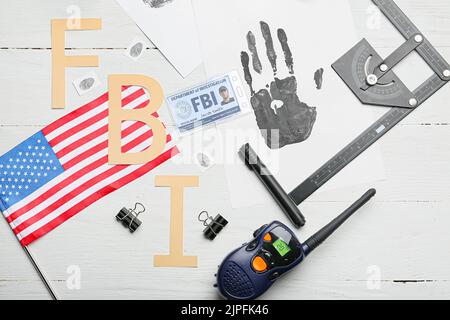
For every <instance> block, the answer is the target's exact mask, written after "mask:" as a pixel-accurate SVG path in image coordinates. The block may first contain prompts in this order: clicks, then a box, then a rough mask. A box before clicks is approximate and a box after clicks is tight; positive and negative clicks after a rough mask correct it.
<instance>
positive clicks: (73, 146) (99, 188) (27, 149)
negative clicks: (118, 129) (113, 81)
mask: <svg viewBox="0 0 450 320" xmlns="http://www.w3.org/2000/svg"><path fill="white" fill-rule="evenodd" d="M148 102H149V98H148V96H147V94H146V92H145V91H144V90H143V89H142V88H141V87H134V86H133V87H124V88H123V90H122V106H123V108H125V109H137V108H143V107H145V106H146V105H147V104H148ZM154 116H155V117H158V115H157V114H154ZM166 138H167V139H166V141H167V144H166V147H165V149H164V151H163V153H162V154H161V155H160V156H159V157H158V158H156V159H154V160H153V161H150V162H148V163H146V164H143V165H109V164H108V94H107V93H105V94H103V95H102V96H100V97H99V98H97V99H95V100H93V101H92V102H90V103H88V104H86V105H84V106H82V107H80V108H78V109H76V110H74V111H73V112H71V113H69V114H67V115H66V116H64V117H62V118H60V119H58V120H57V121H55V122H53V123H52V124H50V125H49V126H47V127H45V128H44V129H42V130H41V131H39V132H38V133H36V134H35V135H33V136H31V137H30V138H28V139H27V140H25V141H24V142H22V143H21V144H19V145H18V146H16V147H15V148H14V149H12V150H10V151H9V152H7V153H6V154H4V155H3V156H1V157H0V210H1V211H2V212H3V215H4V216H5V217H6V220H7V221H8V223H9V225H10V226H11V228H12V229H13V231H14V233H15V234H16V236H17V238H18V239H19V241H20V242H21V244H22V245H23V246H27V245H29V244H30V243H31V242H33V241H35V240H36V239H38V238H40V237H42V236H43V235H45V234H46V233H48V232H50V231H51V230H53V229H54V228H56V227H57V226H59V225H60V224H62V223H63V222H65V221H67V220H68V219H70V218H71V217H72V216H74V215H75V214H77V213H79V212H80V211H81V210H83V209H84V208H86V207H87V206H89V205H91V204H92V203H94V202H95V201H97V200H99V199H100V198H102V197H104V196H106V195H107V194H109V193H111V192H113V191H115V190H117V189H119V188H121V187H123V186H124V185H126V184H128V183H130V182H132V181H133V180H135V179H137V178H139V177H140V176H142V175H144V174H146V173H148V172H149V171H151V170H152V169H154V168H156V167H157V166H159V165H160V164H162V163H164V162H165V161H167V160H169V159H170V158H171V157H173V156H174V155H176V154H177V153H178V152H179V151H178V149H177V147H176V146H175V145H174V142H173V141H172V139H171V136H170V135H169V134H167V137H166ZM151 143H152V131H151V129H150V128H149V127H148V126H146V125H145V124H144V123H141V122H133V121H126V122H123V123H122V152H139V151H143V150H145V149H147V148H148V147H149V146H150V145H151Z"/></svg>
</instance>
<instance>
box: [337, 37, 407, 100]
mask: <svg viewBox="0 0 450 320" xmlns="http://www.w3.org/2000/svg"><path fill="white" fill-rule="evenodd" d="M382 62H383V59H382V58H381V57H380V55H379V54H378V53H377V52H376V51H375V49H374V48H373V47H372V46H371V45H370V44H369V42H368V41H367V40H366V39H363V40H361V41H360V42H359V43H358V44H357V45H356V46H354V47H353V48H352V49H350V51H348V52H347V53H346V54H345V55H343V56H342V57H341V58H340V59H339V60H338V61H336V62H335V63H334V64H333V65H332V67H333V69H334V71H336V73H337V74H338V75H339V76H340V77H341V79H342V80H343V81H344V82H345V83H346V84H347V86H348V87H349V88H350V89H351V90H352V91H353V93H354V94H355V95H356V96H357V97H358V98H359V99H360V100H361V102H362V103H364V104H371V105H378V106H389V107H405V108H411V107H412V106H411V104H410V100H411V99H412V98H413V94H412V92H411V91H410V90H409V89H408V88H407V87H406V86H405V85H404V84H403V82H402V81H401V80H400V79H399V78H398V77H397V76H396V75H395V73H394V72H393V71H392V70H391V71H389V72H387V73H386V74H385V75H384V76H383V77H382V78H381V79H378V78H376V77H372V76H373V74H374V70H375V68H378V67H379V66H380V64H381V63H382ZM364 87H366V89H364Z"/></svg>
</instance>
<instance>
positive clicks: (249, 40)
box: [247, 31, 262, 73]
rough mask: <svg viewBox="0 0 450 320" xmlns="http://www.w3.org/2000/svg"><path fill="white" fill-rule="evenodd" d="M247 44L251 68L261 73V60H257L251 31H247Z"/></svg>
mask: <svg viewBox="0 0 450 320" xmlns="http://www.w3.org/2000/svg"><path fill="white" fill-rule="evenodd" d="M247 44H248V50H249V51H250V52H251V54H252V61H253V70H255V71H256V72H257V73H261V71H262V65H261V60H259V56H258V50H257V49H256V39H255V35H254V34H253V32H251V31H249V32H248V33H247Z"/></svg>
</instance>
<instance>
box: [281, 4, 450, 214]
mask: <svg viewBox="0 0 450 320" xmlns="http://www.w3.org/2000/svg"><path fill="white" fill-rule="evenodd" d="M372 1H373V2H374V3H375V4H376V5H377V6H378V7H379V8H380V10H381V11H382V12H383V13H384V14H385V15H386V17H387V18H388V19H389V20H390V21H391V22H392V23H393V24H394V26H395V27H396V28H397V29H398V30H399V32H400V33H401V34H402V35H403V36H404V37H405V38H406V39H410V38H411V37H414V36H415V35H417V34H420V35H421V33H420V31H419V30H418V29H417V27H416V26H415V25H414V24H413V23H412V22H411V21H410V20H409V18H408V17H407V16H406V15H405V14H404V13H403V12H402V11H401V10H400V8H399V7H398V6H397V5H396V4H395V2H394V1H392V0H372ZM422 37H423V35H422ZM422 40H423V41H422V43H421V44H420V45H419V46H418V47H417V48H416V49H415V50H416V52H418V53H419V55H420V56H421V57H422V58H423V59H424V60H425V61H426V62H427V64H428V65H429V66H430V67H431V68H432V69H433V71H434V72H435V74H434V75H433V76H431V77H430V78H429V79H428V80H426V81H425V82H424V83H423V84H422V85H421V86H419V88H417V89H416V90H414V91H413V92H412V94H413V96H414V97H415V99H416V100H417V101H416V105H415V106H414V108H405V107H398V108H397V107H393V108H391V109H390V110H389V111H388V112H387V113H386V114H385V115H383V116H382V117H381V118H380V119H378V120H377V121H376V122H375V123H374V124H372V125H371V126H370V127H369V128H368V129H367V130H365V131H364V132H363V133H362V134H360V135H359V136H358V137H357V138H356V139H354V140H353V141H352V142H350V143H349V144H348V145H347V146H346V147H344V149H342V150H341V151H340V152H339V153H338V154H336V155H335V156H334V157H333V158H331V159H330V160H329V161H328V162H326V163H325V164H324V165H323V166H322V167H320V168H319V169H318V170H317V171H316V172H314V173H313V174H312V175H311V176H310V177H309V178H308V179H306V180H305V181H304V182H303V183H302V184H300V185H299V186H298V187H297V188H295V189H294V190H293V191H292V192H290V193H289V197H290V198H291V199H292V200H293V201H294V203H295V204H297V205H299V204H300V203H302V202H303V201H304V200H305V199H307V198H308V197H309V196H310V195H312V194H313V193H314V192H315V191H316V190H318V189H319V188H320V187H321V186H322V185H324V184H325V183H326V182H327V181H328V180H330V179H331V178H332V177H333V176H335V175H336V174H337V173H338V172H339V171H341V170H342V169H343V168H344V167H345V166H347V165H348V164H349V163H350V162H351V161H353V160H354V159H355V158H357V157H358V156H359V155H360V154H361V153H363V152H364V151H365V150H367V149H368V148H369V147H370V146H371V145H372V144H374V143H375V142H376V141H378V139H380V138H381V137H382V136H383V135H385V134H386V133H387V132H388V131H389V130H391V129H392V128H393V127H395V126H396V125H397V124H398V123H399V122H400V121H401V120H403V119H404V118H405V117H406V116H408V115H409V114H410V113H411V112H412V111H414V110H415V108H416V107H418V106H419V105H421V104H422V103H424V102H425V101H426V100H427V99H428V98H429V97H431V96H432V95H433V94H434V93H435V92H436V91H438V90H439V89H440V88H442V87H443V86H444V85H445V84H446V83H448V81H449V80H450V71H449V69H450V67H449V64H448V63H447V62H446V61H445V59H444V58H443V57H442V56H441V55H440V54H439V52H437V50H436V49H435V48H434V47H433V46H432V45H431V44H430V42H429V41H428V40H427V39H426V38H425V37H423V39H422ZM394 76H395V75H393V77H394ZM341 77H342V76H341ZM342 78H343V77H342ZM343 80H344V81H346V79H344V78H343ZM397 80H398V79H397ZM346 82H347V81H346ZM347 84H348V83H347ZM352 90H354V89H352ZM380 101H382V99H380ZM363 103H364V102H363Z"/></svg>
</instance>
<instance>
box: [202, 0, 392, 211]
mask: <svg viewBox="0 0 450 320" xmlns="http://www.w3.org/2000/svg"><path fill="white" fill-rule="evenodd" d="M193 4H194V10H195V15H196V17H197V23H198V29H199V33H200V43H201V48H202V52H203V60H204V64H205V68H206V72H207V76H208V77H212V76H214V75H216V74H220V73H224V72H227V71H230V70H236V69H237V70H239V71H240V74H241V76H242V78H243V79H244V72H243V67H242V64H241V58H240V55H241V52H242V51H246V52H247V53H248V54H249V57H250V72H251V75H252V78H253V88H254V91H255V92H258V91H259V90H261V89H265V88H266V85H267V84H270V83H271V82H273V81H274V73H273V71H272V65H271V63H270V62H269V58H268V54H267V52H266V43H265V40H266V39H265V38H264V37H263V35H262V31H261V30H262V28H261V24H260V22H261V21H264V22H266V23H267V24H268V26H269V27H270V29H271V34H272V38H273V45H274V49H275V52H276V54H277V75H276V77H277V78H279V79H284V78H288V77H291V76H295V78H296V80H297V84H298V86H297V88H298V92H297V94H298V96H299V99H300V101H302V102H304V103H306V104H307V105H308V106H310V107H315V108H316V113H317V115H316V121H315V122H314V125H313V127H312V132H311V134H310V136H309V137H308V138H307V139H306V140H305V141H303V142H300V143H292V144H288V145H286V146H284V147H283V148H281V149H279V150H271V149H270V148H268V147H267V145H266V143H265V141H264V139H263V137H262V135H261V134H260V133H259V130H258V125H257V122H256V116H255V114H253V113H252V114H251V115H249V116H248V117H246V118H241V119H239V120H236V121H233V122H230V123H227V124H224V125H221V126H219V127H218V130H219V134H220V135H221V136H222V137H229V136H234V139H235V141H234V142H232V143H230V141H226V140H227V138H223V139H222V140H223V141H225V143H224V144H223V146H222V147H223V152H224V153H225V154H226V157H225V158H227V161H226V165H225V168H226V175H227V180H228V184H229V189H230V195H231V202H232V205H233V207H243V206H249V205H254V204H261V203H265V202H267V201H273V200H272V199H271V198H270V197H265V196H264V191H263V190H262V189H263V187H262V186H261V185H260V183H259V181H258V180H257V179H256V177H255V176H254V174H253V173H252V172H250V171H249V170H248V169H247V168H246V166H244V165H243V164H242V162H241V160H239V159H237V154H236V153H237V150H238V147H239V146H241V145H242V144H244V143H245V142H247V141H249V140H251V141H252V143H251V144H252V147H253V148H254V149H255V150H256V152H257V153H258V154H259V155H260V157H261V158H262V159H263V160H264V161H265V162H266V164H267V165H268V167H269V169H270V170H271V171H272V172H273V173H274V175H275V176H276V178H277V179H278V181H279V182H280V183H281V185H282V186H283V187H284V188H285V189H286V190H287V191H290V190H292V189H293V188H294V187H296V186H297V185H299V184H300V183H301V182H302V181H303V180H305V179H306V178H307V177H309V176H310V175H311V174H312V173H313V172H314V171H315V170H317V169H318V168H319V167H320V166H321V165H323V164H324V163H325V162H326V161H328V160H329V159H330V158H331V157H332V156H334V155H335V154H336V153H337V152H338V151H339V150H341V149H342V148H343V147H344V146H345V145H347V144H348V143H349V142H350V141H352V140H353V139H354V138H355V137H356V136H357V135H359V134H360V133H361V132H362V131H363V130H365V129H366V128H367V127H368V126H369V125H371V124H372V123H373V122H374V121H375V120H376V118H375V117H374V116H373V114H372V112H373V109H372V107H370V106H363V105H362V104H361V103H360V102H359V101H358V99H357V98H356V97H355V96H354V95H353V93H352V92H351V91H350V90H349V89H348V88H347V87H346V85H345V84H344V82H343V81H342V80H341V79H340V78H339V76H338V75H337V74H336V73H335V72H334V71H333V70H332V68H331V64H332V63H334V62H335V61H336V60H337V59H338V58H339V57H341V56H342V55H343V54H344V53H345V52H346V51H348V50H349V49H350V48H351V47H353V46H354V45H355V44H356V42H357V39H356V37H355V34H354V31H353V30H354V26H353V20H352V16H351V11H350V8H349V5H348V3H347V1H336V0H314V1H307V0H277V1H272V0H193ZM212 12H215V13H216V14H212ZM279 28H282V29H283V30H284V32H285V34H286V36H287V43H288V45H289V47H290V50H291V52H292V57H293V69H294V72H293V74H290V73H289V71H290V69H289V67H288V66H287V65H289V63H285V55H284V54H283V52H284V51H283V48H282V45H281V42H282V41H280V40H279V36H278V32H279V31H278V29H279ZM249 31H252V33H253V34H254V37H255V41H256V47H257V50H258V56H259V60H260V62H261V65H262V71H261V73H260V74H259V73H258V72H256V71H255V69H254V67H253V63H252V62H253V60H252V52H251V50H249V46H248V42H247V35H248V32H249ZM281 39H283V34H281ZM320 68H323V69H324V75H323V87H322V89H321V90H318V89H317V87H316V83H315V81H314V74H315V72H316V70H318V69H320ZM256 69H258V68H256ZM246 91H247V94H248V96H249V98H250V96H251V95H252V94H251V92H250V87H249V86H246ZM246 129H249V130H250V131H249V132H251V133H250V134H245V133H244V132H243V131H245V130H246ZM232 130H240V132H236V131H235V132H236V133H235V134H233V133H232V132H233V131H232ZM251 136H253V137H251ZM230 156H232V157H234V159H233V160H230V159H229V157H230ZM383 178H384V168H383V164H382V158H381V154H380V151H379V149H378V147H377V146H376V145H375V146H373V147H372V148H370V149H369V150H367V151H366V152H364V153H363V154H362V155H361V156H360V157H359V158H358V159H356V160H354V161H353V162H352V163H351V164H350V165H348V166H347V168H345V169H344V170H343V171H341V172H340V173H339V174H338V175H337V176H336V177H335V178H333V179H332V181H330V182H329V183H327V184H325V185H324V186H323V187H322V188H321V189H320V190H319V191H318V192H320V191H323V190H327V189H330V188H332V189H335V188H340V187H345V186H350V185H357V184H362V183H365V182H370V181H375V180H380V179H383Z"/></svg>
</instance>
